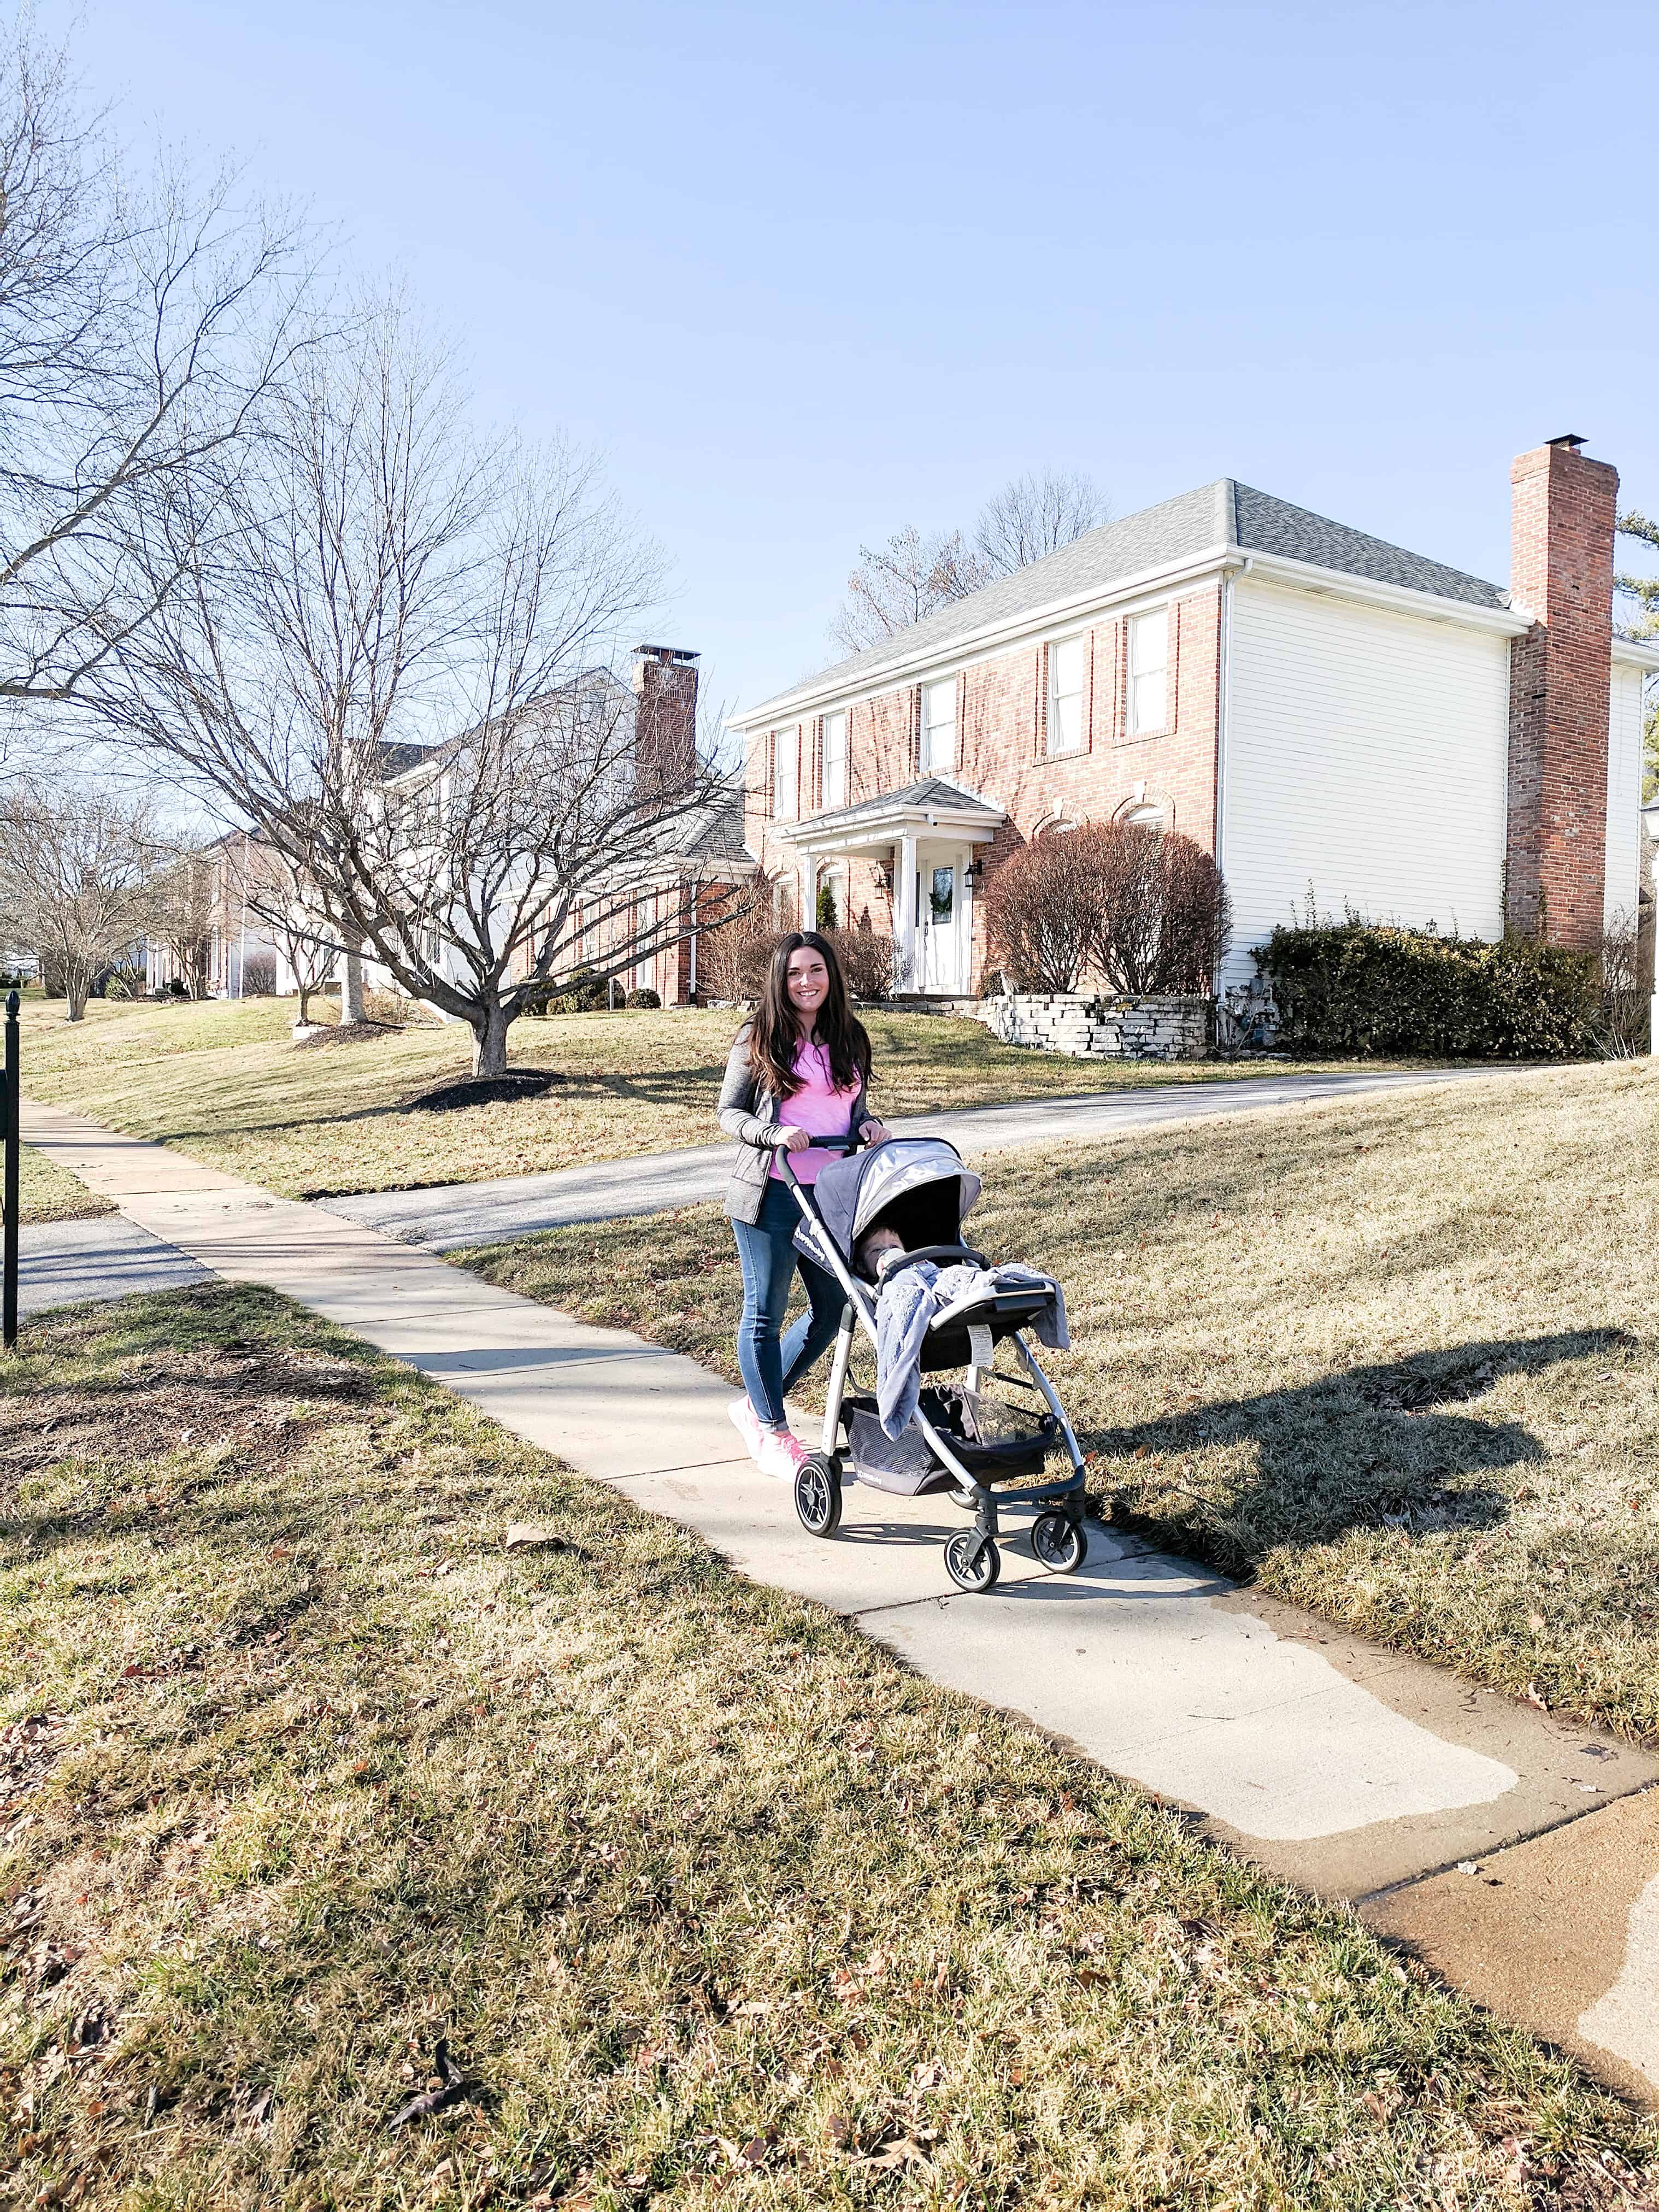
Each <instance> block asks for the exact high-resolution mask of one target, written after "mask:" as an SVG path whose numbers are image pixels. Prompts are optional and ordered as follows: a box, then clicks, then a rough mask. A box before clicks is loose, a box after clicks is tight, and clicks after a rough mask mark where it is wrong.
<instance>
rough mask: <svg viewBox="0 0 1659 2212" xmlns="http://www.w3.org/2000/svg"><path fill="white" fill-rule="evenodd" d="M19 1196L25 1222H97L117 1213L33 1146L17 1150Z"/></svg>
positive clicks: (77, 1178)
mask: <svg viewBox="0 0 1659 2212" xmlns="http://www.w3.org/2000/svg"><path fill="white" fill-rule="evenodd" d="M17 1196H18V1201H19V1204H18V1218H19V1219H20V1220H21V1221H93V1220H95V1219H96V1218H98V1216H99V1215H100V1214H102V1213H113V1212H114V1211H115V1207H114V1206H113V1205H112V1202H111V1201H110V1200H108V1199H106V1198H100V1197H99V1195H98V1194H97V1192H96V1191H92V1190H88V1188H87V1187H86V1185H85V1183H83V1182H82V1180H81V1178H80V1176H74V1175H71V1174H70V1171H69V1170H68V1169H67V1168H65V1167H60V1166H59V1165H58V1162H57V1161H56V1160H52V1159H48V1158H46V1154H45V1153H44V1152H37V1151H36V1150H35V1148H34V1146H33V1145H20V1146H18V1148H17Z"/></svg>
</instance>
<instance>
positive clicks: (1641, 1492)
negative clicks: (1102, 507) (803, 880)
mask: <svg viewBox="0 0 1659 2212" xmlns="http://www.w3.org/2000/svg"><path fill="white" fill-rule="evenodd" d="M1656 1125H1659V1068H1656V1066H1654V1065H1653V1064H1652V1063H1651V1062H1648V1061H1636V1062H1624V1063H1620V1064H1617V1065H1612V1066H1599V1067H1590V1068H1577V1069H1564V1070H1561V1071H1559V1072H1556V1073H1550V1074H1546V1075H1540V1076H1537V1077H1528V1078H1516V1077H1506V1078H1505V1079H1504V1080H1503V1082H1502V1084H1501V1085H1499V1084H1493V1085H1490V1086H1488V1085H1479V1084H1475V1085H1468V1086H1463V1085H1459V1086H1458V1087H1457V1088H1455V1090H1452V1089H1447V1090H1437V1091H1409V1092H1401V1093H1395V1094H1393V1095H1391V1096H1389V1097H1382V1098H1370V1099H1364V1100H1358V1101H1356V1102H1355V1103H1353V1104H1352V1105H1351V1106H1346V1107H1341V1108H1329V1109H1322V1110H1321V1111H1319V1112H1317V1113H1307V1112H1304V1111H1301V1110H1297V1112H1296V1113H1295V1114H1293V1115H1286V1116H1285V1117H1283V1118H1281V1117H1279V1116H1278V1115H1253V1116H1250V1117H1249V1118H1248V1119H1243V1120H1234V1121H1227V1122H1225V1123H1211V1124H1208V1125H1201V1126H1197V1127H1193V1128H1190V1129H1184V1130H1183V1129H1174V1130H1167V1131H1161V1132H1158V1133H1152V1134H1145V1133H1143V1134H1137V1135H1135V1136H1133V1137H1132V1138H1130V1139H1126V1140H1123V1141H1121V1142H1119V1143H1115V1144H1111V1145H1097V1146H1088V1147H1086V1148H1082V1149H1079V1150H1077V1151H1074V1152H1069V1153H1063V1154H1061V1155H1060V1156H1059V1157H1058V1158H1054V1157H1038V1156H1037V1155H1036V1154H1034V1153H1033V1152H1009V1153H1005V1154H1003V1155H1001V1156H1000V1158H995V1159H994V1160H993V1161H991V1162H990V1164H988V1165H987V1166H986V1168H985V1177H986V1195H985V1199H984V1200H983V1202H982V1205H981V1210H980V1212H978V1213H976V1214H975V1216H974V1235H975V1240H976V1241H977V1242H979V1243H983V1244H984V1245H985V1246H987V1249H990V1250H991V1251H992V1252H994V1253H996V1254H999V1255H1002V1256H1005V1257H1012V1256H1013V1255H1019V1256H1020V1257H1022V1258H1029V1259H1031V1260H1034V1261H1039V1262H1041V1264H1042V1265H1043V1266H1045V1267H1051V1268H1053V1270H1054V1273H1056V1274H1057V1275H1058V1276H1059V1278H1060V1280H1061V1281H1062V1282H1063V1283H1064V1285H1065V1287H1066V1299H1067V1304H1068V1305H1069V1308H1070V1310H1071V1316H1072V1328H1073V1341H1074V1343H1075V1345H1076V1346H1077V1349H1076V1350H1075V1351H1074V1352H1072V1353H1071V1354H1070V1355H1068V1356H1065V1357H1062V1358H1060V1359H1059V1361H1058V1363H1057V1377H1058V1379H1059V1381H1060V1387H1061V1389H1063V1390H1064V1392H1065V1394H1066V1400H1067V1403H1068V1407H1069V1408H1070V1410H1071V1411H1072V1413H1073V1418H1074V1419H1075V1420H1076V1421H1077V1424H1078V1426H1079V1431H1080V1432H1081V1434H1082V1437H1083V1440H1084V1443H1085V1447H1086V1449H1088V1451H1089V1453H1090V1456H1091V1472H1092V1480H1093V1483H1094V1486H1095V1488H1096V1491H1097V1494H1098V1496H1099V1497H1100V1498H1101V1499H1102V1501H1103V1504H1107V1505H1109V1509H1110V1510H1112V1511H1113V1512H1114V1513H1115V1515H1117V1516H1119V1517H1120V1518H1121V1519H1123V1520H1125V1521H1127V1522H1132V1523H1133V1524H1134V1525H1136V1526H1138V1527H1139V1528H1143V1529H1145V1530H1147V1531H1150V1532H1151V1533H1152V1534H1154V1535H1155V1536H1157V1537H1158V1539H1159V1540H1160V1541H1163V1542H1165V1543H1168V1544H1169V1545H1170V1546H1172V1547H1175V1548H1176V1549H1177V1550H1181V1551H1186V1552H1192V1553H1200V1554H1201V1555H1202V1556H1204V1557H1205V1558H1206V1559H1212V1560H1213V1561H1215V1562H1217V1563H1218V1565H1222V1566H1224V1567H1225V1568H1226V1569H1227V1570H1228V1571H1230V1572H1232V1573H1234V1574H1237V1575H1240V1576H1243V1577H1246V1578H1249V1579H1254V1580H1255V1581H1257V1582H1259V1583H1261V1585H1262V1586H1263V1587H1265V1588H1267V1589H1271V1590H1273V1591H1275V1592H1276V1593H1278V1594H1279V1595H1281V1596H1284V1597H1287V1598H1291V1599H1293V1600H1296V1601H1299V1602H1301V1603H1303V1604H1305V1605H1309V1606H1311V1607H1315V1608H1316V1609H1317V1610H1318V1611H1320V1612H1322V1613H1326V1614H1327V1615H1328V1616H1329V1617H1330V1618H1331V1619H1333V1620H1340V1621H1341V1622H1343V1623H1345V1624H1346V1625H1348V1626H1352V1627H1353V1628H1355V1629H1358V1630H1360V1631H1362V1632H1364V1633H1365V1634H1367V1635H1369V1636H1373V1637H1376V1638H1379V1639H1381V1640H1383V1641H1386V1642H1390V1643H1395V1644H1402V1645H1404V1646H1406V1647H1407V1648H1408V1649H1410V1650H1414V1651H1418V1652H1421V1653H1422V1654H1424V1655H1425V1656H1427V1657H1429V1658H1431V1659H1433V1660H1436V1661H1438V1662H1441V1663H1442V1664H1444V1665H1447V1666H1450V1667H1455V1668H1458V1669H1460V1670H1461V1671H1462V1672H1463V1673H1466V1674H1471V1675H1473V1676H1474V1677H1476V1678H1477V1679H1478V1680H1482V1681H1485V1682H1487V1683H1489V1684H1491V1685H1492V1686H1494V1687H1497V1688H1499V1689H1503V1690H1505V1691H1508V1692H1512V1693H1513V1694H1515V1695H1517V1696H1522V1697H1524V1696H1528V1695H1530V1696H1532V1697H1534V1698H1535V1699H1540V1700H1541V1701H1543V1702H1544V1703H1546V1704H1547V1705H1550V1706H1552V1707H1556V1706H1559V1707H1562V1708H1565V1709H1566V1710H1569V1711H1574V1712H1577V1713H1581V1714H1583V1715H1586V1716H1589V1717H1594V1718H1595V1719H1597V1720H1600V1721H1601V1722H1604V1723H1607V1725H1609V1726H1611V1727H1613V1728H1615V1729H1620V1730H1621V1731H1622V1732H1624V1733H1625V1734H1626V1735H1631V1736H1632V1737H1636V1738H1639V1739H1643V1740H1646V1741H1652V1740H1653V1739H1654V1737H1655V1736H1656V1735H1659V1295H1656V1287H1655V1285H1656V1271H1659V1187H1656V1183H1655V1180H1654V1174H1653V1168H1652V1161H1653V1158H1654V1152H1655V1140H1656V1135H1659V1126H1656ZM470 1257H471V1264H472V1265H474V1266H476V1267H478V1268H479V1269H480V1270H481V1271H482V1272H483V1273H486V1274H488V1275H489V1277H490V1279H492V1280H495V1281H497V1282H501V1283H505V1284H508V1285H511V1286H512V1287H513V1288H514V1289H516V1290H520V1291H526V1292H527V1293H528V1294H530V1295H532V1296H534V1297H541V1298H544V1299H546V1300H547V1301H549V1302H550V1303H551V1304H557V1305H563V1306H568V1308H570V1309H571V1310H573V1311H576V1312H579V1313H581V1314H583V1315H584V1316H587V1317H588V1318H591V1319H598V1320H603V1321H610V1322H616V1323H617V1324H618V1325H620V1326H624V1327H628V1328H636V1329H638V1330H640V1331H641V1333H642V1334H646V1335H647V1336H652V1337H653V1338H655V1339H656V1340H659V1341H661V1342H663V1343H666V1344H669V1345H671V1346H673V1347H674V1348H675V1349H676V1350H680V1351H686V1352H693V1353H694V1354H696V1356H697V1357H699V1358H703V1359H706V1360H708V1361H709V1362H710V1363H711V1364H714V1365H717V1366H720V1368H722V1370H724V1371H725V1372H726V1374H728V1375H729V1376H732V1377H733V1378H734V1379H735V1374H736V1370H735V1367H734V1365H733V1364H732V1346H731V1332H732V1317H733V1315H734V1314H735V1311H736V1304H737V1275H736V1268H735V1266H734V1265H733V1264H732V1256H731V1237H730V1232H729V1229H728V1227H727V1225H726V1222H725V1221H724V1219H723V1218H721V1217H720V1213H719V1212H718V1210H716V1209H713V1208H704V1209H698V1210H696V1211H695V1212H686V1213H684V1214H681V1215H678V1216H676V1217H673V1218H670V1219H666V1220H660V1219H659V1220H653V1221H646V1222H626V1223H617V1224H614V1225H603V1226H600V1227H599V1228H592V1227H588V1228H577V1229H568V1230H561V1231H556V1232H554V1233H553V1234H551V1235H550V1236H548V1237H542V1238H535V1239H530V1240H526V1242H525V1243H521V1244H519V1245H515V1246H507V1247H502V1248H499V1249H495V1250H491V1251H486V1252H481V1253H478V1254H475V1255H470Z"/></svg>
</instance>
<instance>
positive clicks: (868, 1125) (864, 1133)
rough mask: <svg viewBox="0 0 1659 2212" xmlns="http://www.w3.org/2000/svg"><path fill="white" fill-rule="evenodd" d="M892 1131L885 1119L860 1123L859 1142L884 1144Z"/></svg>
mask: <svg viewBox="0 0 1659 2212" xmlns="http://www.w3.org/2000/svg"><path fill="white" fill-rule="evenodd" d="M891 1135H892V1131H891V1130H890V1128H889V1127H887V1124H886V1123H885V1122H884V1121H860V1123H859V1142H860V1144H861V1145H884V1144H885V1143H886V1142H887V1139H889V1138H890V1136H891Z"/></svg>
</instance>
